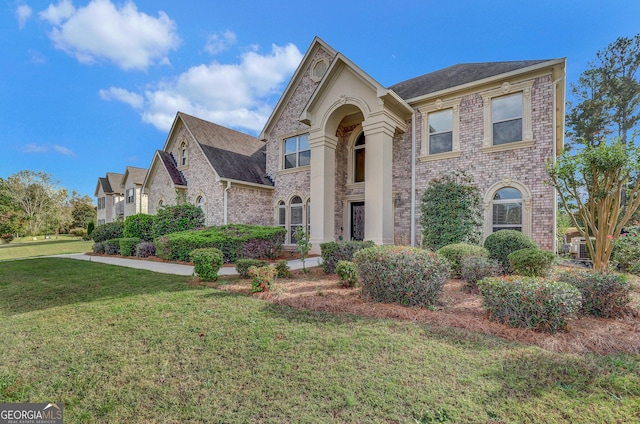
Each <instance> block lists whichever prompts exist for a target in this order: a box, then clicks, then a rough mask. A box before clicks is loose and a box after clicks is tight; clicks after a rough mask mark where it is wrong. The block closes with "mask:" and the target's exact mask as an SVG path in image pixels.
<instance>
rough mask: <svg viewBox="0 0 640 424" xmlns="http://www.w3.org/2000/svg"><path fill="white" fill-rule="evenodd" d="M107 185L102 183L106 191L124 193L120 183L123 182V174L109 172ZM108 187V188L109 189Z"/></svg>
mask: <svg viewBox="0 0 640 424" xmlns="http://www.w3.org/2000/svg"><path fill="white" fill-rule="evenodd" d="M105 180H106V185H105V184H103V185H102V190H103V191H104V192H105V193H115V194H122V193H123V192H122V189H120V183H121V182H122V174H118V173H116V172H107V178H105ZM107 189H108V190H107Z"/></svg>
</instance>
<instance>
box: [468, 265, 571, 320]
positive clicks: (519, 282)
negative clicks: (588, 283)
mask: <svg viewBox="0 0 640 424" xmlns="http://www.w3.org/2000/svg"><path fill="white" fill-rule="evenodd" d="M478 288H479V289H480V294H481V295H482V302H483V305H484V307H485V308H486V309H487V312H489V319H492V320H494V321H498V322H501V323H504V324H507V325H510V326H512V327H522V328H531V329H533V330H537V331H547V332H550V333H554V332H556V331H558V330H567V329H568V322H569V320H571V319H572V318H574V317H575V315H576V313H577V312H578V310H579V309H580V305H581V300H582V296H581V295H580V292H579V291H578V289H576V288H575V287H574V286H572V285H571V284H568V283H564V282H559V281H551V280H546V279H544V278H533V277H521V276H507V277H501V278H485V279H483V280H480V281H479V282H478Z"/></svg>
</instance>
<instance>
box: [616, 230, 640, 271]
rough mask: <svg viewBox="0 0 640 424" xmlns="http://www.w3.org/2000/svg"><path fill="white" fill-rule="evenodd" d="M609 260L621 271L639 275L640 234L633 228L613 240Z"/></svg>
mask: <svg viewBox="0 0 640 424" xmlns="http://www.w3.org/2000/svg"><path fill="white" fill-rule="evenodd" d="M611 262H612V263H613V264H615V265H617V266H618V269H620V271H622V272H628V273H630V274H635V275H640V235H638V234H637V230H636V229H635V228H634V229H633V231H631V232H629V233H627V234H620V237H618V239H617V240H616V241H614V242H613V251H612V252H611Z"/></svg>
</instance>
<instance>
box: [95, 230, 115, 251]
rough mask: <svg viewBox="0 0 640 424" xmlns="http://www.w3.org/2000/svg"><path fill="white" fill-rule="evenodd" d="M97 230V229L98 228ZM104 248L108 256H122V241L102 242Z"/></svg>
mask: <svg viewBox="0 0 640 424" xmlns="http://www.w3.org/2000/svg"><path fill="white" fill-rule="evenodd" d="M96 230H97V228H96ZM102 245H103V246H104V253H106V254H107V255H119V254H120V239H119V238H115V239H111V240H105V241H103V242H102Z"/></svg>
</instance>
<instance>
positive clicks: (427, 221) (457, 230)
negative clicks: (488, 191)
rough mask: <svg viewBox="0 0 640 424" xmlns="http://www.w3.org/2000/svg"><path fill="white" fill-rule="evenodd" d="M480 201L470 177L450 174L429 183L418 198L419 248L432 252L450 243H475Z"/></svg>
mask: <svg viewBox="0 0 640 424" xmlns="http://www.w3.org/2000/svg"><path fill="white" fill-rule="evenodd" d="M481 204H482V201H481V199H480V190H479V189H478V186H476V185H475V184H474V182H473V177H471V176H469V175H467V174H466V173H465V172H464V171H454V172H452V173H450V174H447V175H445V176H444V177H441V178H437V179H434V180H432V181H431V184H430V185H429V187H427V189H426V190H425V192H424V194H423V195H422V203H421V212H422V213H421V217H420V225H421V226H422V245H423V247H428V248H431V249H434V250H438V249H440V248H441V247H443V246H446V245H448V244H453V243H469V244H479V243H480V240H481V238H482V229H481V226H482V208H481Z"/></svg>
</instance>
